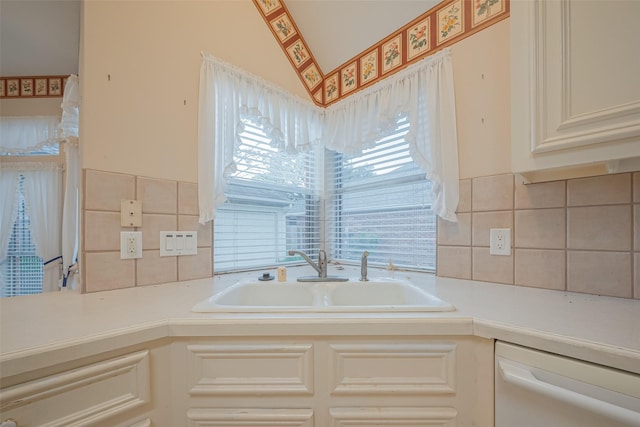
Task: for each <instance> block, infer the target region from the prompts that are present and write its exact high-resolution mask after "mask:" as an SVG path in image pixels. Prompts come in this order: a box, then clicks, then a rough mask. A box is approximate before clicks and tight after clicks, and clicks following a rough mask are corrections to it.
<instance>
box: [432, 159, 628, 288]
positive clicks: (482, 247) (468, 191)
mask: <svg viewBox="0 0 640 427" xmlns="http://www.w3.org/2000/svg"><path fill="white" fill-rule="evenodd" d="M460 183H461V189H462V197H461V201H460V205H459V208H458V212H459V214H458V218H459V222H458V223H451V222H446V221H439V224H438V267H437V269H438V275H439V276H444V277H456V278H461V279H473V280H481V281H490V282H498V283H506V284H515V285H520V286H532V287H539V288H548V289H556V290H560V291H564V290H566V291H573V292H582V293H590V294H599V295H609V296H615V297H624V298H632V297H635V298H640V172H636V173H633V174H632V173H624V174H616V175H606V176H599V177H592V178H581V179H571V180H565V181H554V182H547V183H540V184H528V185H523V184H522V183H521V182H520V181H519V180H518V179H517V178H515V179H514V176H513V175H512V174H502V175H493V176H487V177H479V178H473V179H465V180H461V181H460ZM490 228H511V229H512V245H513V250H512V254H511V256H492V255H489V229H490Z"/></svg>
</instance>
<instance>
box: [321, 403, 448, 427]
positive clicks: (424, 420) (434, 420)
mask: <svg viewBox="0 0 640 427" xmlns="http://www.w3.org/2000/svg"><path fill="white" fill-rule="evenodd" d="M329 412H330V414H331V427H349V426H359V427H362V426H369V425H375V426H389V427H397V426H402V427H424V426H431V427H454V426H455V418H456V416H457V415H458V411H456V409H455V408H448V407H442V408H440V407H438V408H413V407H407V408H402V407H367V408H331V409H330V410H329Z"/></svg>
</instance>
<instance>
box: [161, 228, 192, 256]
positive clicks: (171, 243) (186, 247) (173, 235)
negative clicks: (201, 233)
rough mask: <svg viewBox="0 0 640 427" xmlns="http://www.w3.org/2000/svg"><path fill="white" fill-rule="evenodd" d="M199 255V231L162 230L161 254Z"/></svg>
mask: <svg viewBox="0 0 640 427" xmlns="http://www.w3.org/2000/svg"><path fill="white" fill-rule="evenodd" d="M179 255H198V232H197V231H161V232H160V256H179Z"/></svg>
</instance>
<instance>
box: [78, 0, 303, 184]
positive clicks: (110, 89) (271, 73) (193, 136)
mask: <svg viewBox="0 0 640 427" xmlns="http://www.w3.org/2000/svg"><path fill="white" fill-rule="evenodd" d="M82 28H83V29H82V37H83V43H82V51H81V60H80V61H81V64H80V75H81V76H82V77H81V79H80V84H81V93H82V104H81V109H82V114H81V117H80V120H81V125H80V129H81V135H80V137H81V140H82V149H81V157H82V160H81V163H82V167H83V168H88V169H95V170H102V171H108V172H119V173H125V174H131V175H141V176H147V177H154V178H163V179H170V180H177V181H186V182H196V178H197V174H196V171H197V122H198V80H199V72H200V63H201V60H200V53H201V52H202V51H206V52H208V53H210V54H212V55H214V56H216V57H218V58H221V59H223V60H225V61H227V62H230V63H233V64H235V65H237V66H239V67H241V68H243V69H245V70H247V71H249V72H251V73H254V74H256V75H258V76H260V77H262V78H264V79H266V80H268V81H270V82H272V83H274V84H276V85H278V86H280V87H282V88H284V89H286V90H288V91H289V92H291V93H293V94H295V95H298V96H301V97H305V98H306V99H308V96H307V94H306V91H305V89H304V87H303V86H302V83H301V82H300V80H299V79H298V77H297V75H296V74H295V72H294V70H293V68H292V67H291V65H290V64H289V61H288V60H287V59H286V57H285V56H284V53H283V52H282V50H281V49H280V47H279V45H278V44H277V42H276V41H275V39H274V37H273V35H272V34H271V32H270V30H269V28H268V27H267V26H266V25H265V23H264V22H263V20H262V18H261V16H260V14H259V13H258V11H257V9H256V7H255V6H254V4H253V3H252V2H250V1H152V2H147V1H135V2H126V1H88V2H84V10H83V26H82Z"/></svg>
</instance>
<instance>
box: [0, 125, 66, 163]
mask: <svg viewBox="0 0 640 427" xmlns="http://www.w3.org/2000/svg"><path fill="white" fill-rule="evenodd" d="M59 122H60V118H59V117H56V116H25V117H11V116H4V117H0V154H1V155H12V154H21V153H28V152H32V151H40V150H42V149H44V148H46V147H50V146H55V145H57V144H58V124H59Z"/></svg>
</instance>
